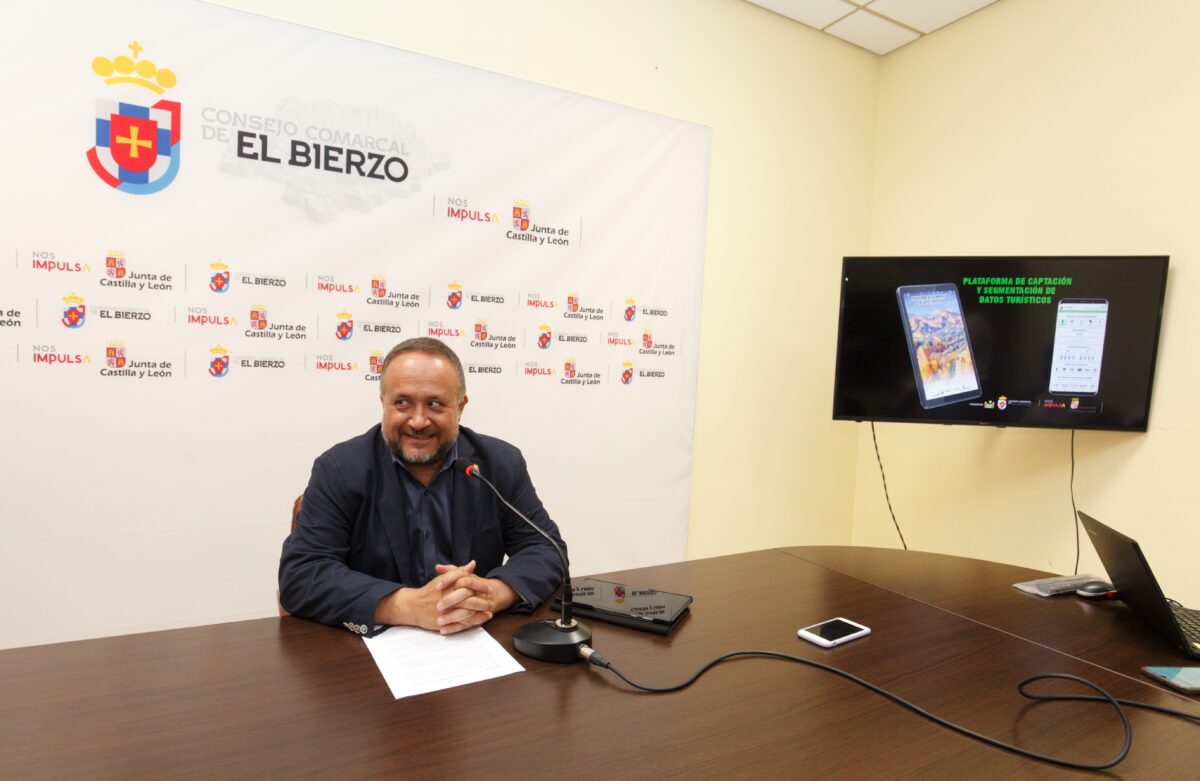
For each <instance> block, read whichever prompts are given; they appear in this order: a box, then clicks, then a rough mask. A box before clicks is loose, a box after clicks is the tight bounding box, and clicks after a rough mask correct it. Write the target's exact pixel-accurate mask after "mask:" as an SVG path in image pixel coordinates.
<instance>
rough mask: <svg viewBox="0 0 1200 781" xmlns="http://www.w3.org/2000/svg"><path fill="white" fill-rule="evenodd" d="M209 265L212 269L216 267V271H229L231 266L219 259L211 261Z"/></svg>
mask: <svg viewBox="0 0 1200 781" xmlns="http://www.w3.org/2000/svg"><path fill="white" fill-rule="evenodd" d="M208 267H209V268H211V269H214V270H216V271H228V270H229V266H227V265H225V264H224V263H222V262H221V261H219V260H218V261H217V262H216V263H210V264H209V265H208Z"/></svg>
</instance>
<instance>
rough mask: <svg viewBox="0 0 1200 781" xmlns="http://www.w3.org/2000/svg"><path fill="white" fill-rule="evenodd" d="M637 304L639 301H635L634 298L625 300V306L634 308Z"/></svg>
mask: <svg viewBox="0 0 1200 781" xmlns="http://www.w3.org/2000/svg"><path fill="white" fill-rule="evenodd" d="M636 303H637V301H635V300H633V299H632V298H627V299H625V306H633V305H634V304H636Z"/></svg>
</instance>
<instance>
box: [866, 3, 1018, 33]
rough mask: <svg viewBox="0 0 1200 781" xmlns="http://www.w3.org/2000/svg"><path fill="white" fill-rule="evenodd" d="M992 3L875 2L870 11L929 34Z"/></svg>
mask: <svg viewBox="0 0 1200 781" xmlns="http://www.w3.org/2000/svg"><path fill="white" fill-rule="evenodd" d="M994 2H996V0H875V2H874V3H871V10H872V11H874V12H875V13H877V14H883V15H884V16H886V17H887V18H889V19H895V20H896V21H897V22H900V23H901V24H906V25H908V26H909V27H912V28H914V29H916V30H920V31H921V32H923V33H929V32H933V31H934V30H936V29H938V28H939V27H944V26H945V25H948V24H950V23H951V22H953V21H955V20H956V19H961V18H962V17H964V16H966V15H967V14H970V13H974V12H975V11H978V10H979V9H980V8H983V7H984V6H985V5H991V4H992V3H994Z"/></svg>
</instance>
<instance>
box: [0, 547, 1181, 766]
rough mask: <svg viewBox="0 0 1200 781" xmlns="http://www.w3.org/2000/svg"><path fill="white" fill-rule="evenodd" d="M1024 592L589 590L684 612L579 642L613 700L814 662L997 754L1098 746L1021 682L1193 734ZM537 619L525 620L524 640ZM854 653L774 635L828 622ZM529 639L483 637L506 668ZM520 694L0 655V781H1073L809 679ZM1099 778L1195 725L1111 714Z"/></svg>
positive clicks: (267, 662) (98, 652)
mask: <svg viewBox="0 0 1200 781" xmlns="http://www.w3.org/2000/svg"><path fill="white" fill-rule="evenodd" d="M1042 575H1044V573H1039V572H1036V571H1032V570H1025V569H1021V568H1017V567H1009V566H1005V565H1000V564H993V563H989V562H982V561H974V560H970V559H962V558H957V557H953V556H942V555H937V554H928V553H917V552H903V551H895V550H883V549H872V548H838V547H808V548H787V549H779V550H766V551H758V552H755V553H745V554H738V555H733V556H724V557H720V558H714V559H704V560H699V561H690V562H684V563H679V564H670V565H664V566H659V567H650V568H646V569H640V570H633V571H629V572H620V573H609V574H608V575H605V576H604V577H606V578H608V579H618V580H623V581H625V582H628V583H631V584H634V585H640V586H646V587H653V588H659V589H664V590H669V591H678V592H683V593H687V594H692V595H694V596H695V599H696V601H695V604H694V605H693V607H692V615H691V616H690V617H688V618H687V619H685V621H684V622H683V623H682V624H681V625H680V626H679V628H678V629H677V630H676V631H675V633H674V634H673V635H671V636H670V637H660V636H657V635H652V634H648V633H643V632H638V631H636V630H633V629H626V628H624V627H619V626H614V625H611V624H605V623H601V622H598V621H593V622H591V627H592V629H593V632H594V639H593V644H594V646H595V647H596V648H597V649H598V650H600V651H601V652H602V653H603V654H604V655H606V656H607V657H608V658H609V659H610V660H611V661H612V662H613V663H614V665H616V666H617V667H619V668H620V669H621V671H622V672H624V673H625V674H626V675H628V676H630V677H631V678H633V679H635V680H637V681H639V682H642V683H646V684H650V685H659V686H661V685H666V684H671V683H675V682H677V681H679V680H681V679H683V678H684V677H686V676H687V675H690V674H691V673H692V672H693V671H695V670H696V669H697V668H699V667H700V666H701V665H702V664H704V663H705V662H707V661H708V660H709V659H711V658H713V657H714V656H717V655H719V654H722V653H725V652H728V651H732V650H737V649H766V650H773V651H780V652H784V653H788V654H793V655H798V656H802V657H804V658H807V659H814V660H819V661H823V662H826V663H829V664H832V665H836V666H838V667H841V668H843V669H845V670H848V671H850V672H852V673H854V674H856V675H858V676H860V677H862V678H865V679H867V680H869V681H871V682H873V683H876V684H878V685H880V686H883V687H886V688H888V689H890V690H891V691H892V692H894V693H896V694H898V695H900V696H903V697H906V698H908V699H910V700H912V701H913V702H915V703H917V704H918V705H920V706H922V707H924V708H926V709H928V710H931V711H933V712H935V713H937V714H939V715H941V716H943V717H945V718H948V719H951V720H953V721H957V722H960V723H962V724H964V725H965V726H968V727H969V728H971V729H974V730H976V731H979V732H983V733H985V734H988V735H991V736H994V737H996V738H999V739H1001V740H1005V741H1010V742H1016V743H1019V744H1021V745H1022V746H1025V747H1028V748H1031V749H1034V750H1037V751H1041V752H1047V753H1053V754H1056V755H1064V756H1067V757H1071V758H1075V759H1080V760H1088V761H1096V760H1099V759H1101V758H1107V757H1109V756H1112V755H1113V754H1114V753H1115V752H1116V751H1117V750H1118V748H1119V747H1120V742H1121V730H1120V726H1119V722H1118V721H1117V719H1116V716H1115V714H1114V713H1113V712H1112V711H1111V709H1109V708H1107V706H1101V705H1093V704H1084V703H1066V704H1063V703H1048V704H1039V705H1034V704H1031V703H1030V701H1028V700H1025V699H1023V698H1022V697H1020V696H1019V695H1018V694H1017V692H1016V684H1017V683H1018V682H1019V681H1021V680H1022V679H1024V678H1026V677H1028V676H1030V675H1034V674H1036V673H1040V672H1065V673H1071V674H1075V675H1081V676H1084V677H1087V678H1090V679H1092V680H1093V681H1095V682H1097V683H1099V684H1100V685H1102V686H1104V687H1105V688H1107V689H1108V690H1109V691H1111V692H1112V693H1113V694H1114V695H1115V696H1118V697H1126V698H1131V699H1138V700H1143V701H1147V702H1152V703H1155V704H1160V705H1165V706H1167V707H1174V708H1182V709H1186V710H1190V711H1191V712H1193V713H1200V703H1197V702H1196V701H1194V700H1190V699H1188V698H1185V697H1181V696H1179V695H1177V694H1174V693H1172V692H1170V691H1169V690H1166V689H1163V688H1160V687H1158V686H1155V685H1154V684H1153V683H1152V682H1150V681H1149V679H1147V678H1145V676H1143V675H1141V674H1140V673H1139V672H1138V667H1140V665H1142V664H1152V663H1167V664H1186V662H1184V661H1183V660H1182V658H1181V656H1180V655H1178V654H1177V653H1174V652H1173V651H1172V648H1171V646H1170V645H1169V644H1167V642H1166V641H1165V640H1161V641H1160V640H1159V639H1158V638H1157V636H1156V635H1153V634H1150V633H1149V632H1148V631H1147V630H1146V629H1145V628H1144V627H1143V626H1142V625H1141V624H1140V623H1137V622H1136V621H1135V620H1133V617H1132V616H1130V615H1129V614H1128V610H1126V609H1125V608H1124V607H1123V606H1122V605H1120V604H1096V603H1090V602H1083V601H1082V600H1078V599H1076V598H1074V597H1061V598H1055V599H1050V600H1044V599H1039V598H1037V597H1032V596H1029V595H1026V594H1023V593H1021V592H1018V591H1016V590H1015V589H1013V588H1012V583H1015V582H1017V581H1019V580H1029V579H1032V578H1034V577H1038V576H1042ZM545 614H548V611H546V610H545V609H543V611H542V612H541V613H539V614H538V615H537V617H542V616H543V615H545ZM839 615H840V616H845V617H847V618H851V619H854V620H856V621H859V622H862V623H865V624H866V625H868V626H870V627H871V628H872V630H873V632H872V634H871V635H870V636H868V637H866V638H863V639H861V640H855V641H853V642H851V643H848V644H846V645H844V646H840V647H838V648H834V649H822V648H818V647H817V646H814V645H811V644H809V643H805V642H803V641H800V640H798V639H797V638H796V629H797V628H799V627H801V626H805V625H808V624H812V623H815V622H817V621H820V620H823V619H826V618H831V617H833V616H839ZM528 620H530V619H529V618H528V617H525V616H500V617H498V618H496V619H495V620H493V621H492V622H491V623H489V624H488V625H487V629H488V631H489V632H490V633H491V634H492V635H493V636H494V637H496V638H497V639H498V640H499V641H500V642H501V643H502V644H504V645H505V646H506V647H508V648H511V641H512V634H513V632H514V631H516V629H517V628H519V627H520V626H522V625H523V624H524V623H526V622H527V621H528ZM518 659H519V661H520V662H521V663H522V664H523V665H524V666H525V668H526V670H527V671H526V672H525V673H521V674H517V675H512V676H508V677H505V678H500V679H495V680H491V681H485V682H482V683H477V684H472V685H470V686H464V687H460V688H457V689H451V690H447V691H442V692H436V693H433V694H427V695H421V696H417V697H411V698H407V699H403V700H394V699H392V696H391V694H390V693H389V691H388V688H387V686H386V685H385V683H384V681H383V678H382V676H380V674H379V672H378V669H377V668H376V666H375V663H374V662H373V660H372V659H371V656H370V654H369V653H368V651H367V649H366V647H365V646H364V644H363V642H362V641H361V640H360V639H359V638H358V637H357V636H356V635H353V634H351V633H349V632H347V631H345V630H343V629H334V628H329V627H324V626H319V625H316V624H313V623H310V622H308V621H304V620H300V619H296V618H290V617H287V618H270V619H260V620H254V621H242V622H238V623H231V624H217V625H214V626H205V627H195V628H191V629H178V630H172V631H166V632H153V633H148V634H142V635H128V636H123V637H112V638H104V639H99V640H86V641H81V642H75V643H61V644H56V645H46V646H37V647H32V648H21V649H13V650H8V651H3V652H0V777H2V778H31V779H45V778H119V779H149V778H168V777H169V778H196V779H213V778H295V777H312V778H363V777H388V778H417V779H425V778H428V779H454V778H466V777H469V776H476V777H490V778H497V779H508V778H522V779H526V778H527V779H539V778H561V777H580V778H587V779H613V778H619V779H627V778H629V779H639V778H646V779H651V778H653V779H662V778H684V777H688V778H751V777H754V778H833V777H836V778H873V777H888V778H940V777H949V778H966V777H969V778H1030V777H1033V778H1041V777H1069V776H1076V777H1083V776H1085V775H1089V774H1085V773H1082V772H1079V771H1068V770H1062V769H1059V768H1055V767H1051V766H1049V765H1045V764H1042V763H1036V762H1032V761H1029V760H1026V759H1022V758H1019V757H1017V756H1014V755H1012V754H1010V753H1007V752H1004V751H1000V750H997V749H994V748H990V747H988V746H985V745H982V744H980V743H978V742H975V741H972V740H969V739H967V738H964V737H961V736H959V735H956V734H952V733H950V732H948V731H947V730H945V729H943V728H941V727H938V726H936V725H934V724H932V723H930V722H929V721H926V720H924V719H922V718H920V717H918V716H916V715H914V714H912V713H911V712H909V711H907V710H905V709H903V708H901V707H899V706H897V705H895V704H893V703H891V702H889V701H887V700H885V699H884V698H882V697H880V696H878V695H876V694H873V693H870V692H868V691H866V690H864V689H862V688H860V687H858V686H855V685H853V684H851V683H850V682H848V681H846V680H844V679H842V678H840V677H838V676H835V675H832V674H830V673H827V672H824V671H821V670H817V669H813V668H810V667H806V666H802V665H798V664H794V663H791V662H785V661H778V660H769V659H739V660H734V661H731V662H727V663H725V664H722V665H719V666H718V667H716V668H715V669H713V670H712V671H710V672H709V673H708V674H707V675H706V676H704V677H703V678H701V679H700V681H699V682H697V683H696V684H694V685H693V686H692V687H691V688H689V689H686V690H684V691H681V692H676V693H672V694H665V695H661V694H659V695H651V694H643V693H639V692H636V691H634V690H631V689H630V688H629V687H627V686H626V685H624V684H623V683H621V682H620V681H619V680H618V679H616V678H615V677H614V676H613V675H612V674H611V673H607V672H604V671H601V670H599V669H596V668H594V667H590V666H585V665H583V664H578V665H551V664H544V663H540V662H537V661H534V660H531V659H527V658H524V657H518ZM1130 718H1131V721H1132V723H1133V727H1134V741H1133V748H1132V750H1131V751H1130V754H1129V757H1128V758H1127V759H1126V760H1125V762H1123V763H1122V764H1121V765H1118V766H1117V768H1116V769H1115V770H1113V771H1110V773H1111V775H1112V776H1114V777H1117V778H1189V777H1195V774H1196V773H1197V767H1198V766H1200V740H1197V737H1198V736H1197V732H1196V726H1195V725H1194V724H1191V723H1187V722H1184V721H1182V720H1179V719H1173V718H1170V717H1166V716H1162V715H1158V714H1153V713H1149V712H1144V711H1131V712H1130Z"/></svg>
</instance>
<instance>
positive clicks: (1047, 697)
mask: <svg viewBox="0 0 1200 781" xmlns="http://www.w3.org/2000/svg"><path fill="white" fill-rule="evenodd" d="M580 654H581V655H582V656H583V658H584V659H586V660H587V661H588V662H590V663H591V664H594V665H596V666H597V667H601V668H603V669H606V670H612V672H613V674H615V675H616V676H617V677H618V678H620V679H621V680H622V681H624V682H625V683H627V684H629V685H630V686H632V687H634V688H635V689H640V690H642V691H645V692H650V693H654V694H663V693H666V692H673V691H678V690H680V689H683V688H686V687H688V686H691V685H692V684H693V683H695V682H696V680H697V679H698V678H699V677H700V676H701V675H703V674H704V673H706V672H708V671H709V670H710V669H712V668H713V667H715V666H716V665H718V664H720V663H721V662H724V661H726V660H728V659H732V658H734V657H738V656H766V657H769V658H773V659H784V660H787V661H792V662H798V663H800V664H806V665H809V666H810V667H816V668H819V669H821V670H825V671H827V672H831V673H834V674H835V675H840V676H841V677H843V678H846V679H847V680H850V681H853V682H854V683H857V684H858V685H860V686H863V687H865V688H867V689H870V690H871V691H873V692H875V693H876V694H879V695H882V696H884V697H886V698H888V699H889V700H892V701H893V702H895V703H897V704H899V705H903V706H904V707H905V708H908V709H909V710H911V711H913V712H914V713H916V714H917V715H919V716H923V717H925V718H926V719H929V720H930V721H932V722H934V723H935V724H940V725H941V726H943V727H945V728H947V729H949V730H952V731H954V732H957V733H959V734H960V735H965V736H966V737H968V738H971V739H973V740H978V741H980V742H982V743H986V744H987V745H989V746H994V747H995V748H999V749H1002V750H1004V751H1011V752H1013V753H1014V754H1018V755H1020V756H1024V757H1028V758H1030V759H1036V760H1038V761H1040V762H1047V763H1049V764H1052V765H1061V766H1063V767H1070V768H1075V769H1077V770H1105V769H1107V768H1110V767H1113V766H1115V765H1116V764H1118V763H1119V762H1121V761H1122V760H1124V759H1125V756H1126V755H1127V754H1128V753H1129V747H1130V745H1131V744H1132V743H1133V726H1132V725H1131V724H1130V723H1129V716H1128V715H1126V713H1125V710H1124V709H1123V708H1122V707H1121V706H1122V705H1127V706H1129V707H1133V708H1145V709H1147V710H1153V711H1158V712H1159V713H1166V714H1169V715H1172V716H1179V717H1181V718H1184V719H1190V720H1192V721H1196V722H1200V716H1195V715H1192V714H1191V713H1187V712H1185V711H1177V710H1172V709H1170V708H1164V707H1162V706H1159V705H1151V704H1150V703H1146V702H1137V701H1134V700H1122V699H1117V698H1115V697H1113V696H1112V695H1111V694H1109V693H1108V692H1107V691H1105V690H1104V689H1102V688H1100V686H1098V685H1096V684H1094V683H1092V682H1091V681H1089V680H1087V679H1086V678H1080V677H1079V676H1076V675H1068V674H1066V673H1043V674H1041V675H1034V676H1032V677H1030V678H1026V679H1025V680H1023V681H1021V682H1020V683H1019V684H1017V691H1018V692H1019V693H1020V694H1021V696H1023V697H1027V698H1029V699H1031V700H1035V701H1038V702H1049V701H1053V700H1083V701H1089V702H1107V703H1109V704H1111V705H1112V706H1113V707H1114V708H1115V709H1116V711H1117V715H1119V716H1120V717H1121V723H1122V725H1123V726H1124V728H1125V741H1124V743H1123V745H1122V746H1121V750H1120V752H1119V753H1118V754H1117V755H1116V756H1115V757H1113V758H1112V759H1109V760H1107V761H1105V762H1101V763H1097V764H1089V763H1086V762H1075V761H1074V760H1070V759H1060V758H1058V757H1052V756H1049V755H1048V754H1039V753H1037V752H1036V751H1030V750H1029V749H1024V748H1021V747H1020V746H1015V745H1013V744H1011V743H1005V742H1004V741H1002V740H997V739H996V738H991V737H988V736H987V735H983V734H981V733H979V732H975V731H973V730H969V729H967V728H966V727H963V726H960V725H958V724H955V723H954V722H952V721H948V720H946V719H943V718H942V717H941V716H936V715H934V714H932V713H930V712H929V711H927V710H925V709H924V708H921V707H920V706H918V705H915V704H914V703H911V702H909V701H908V700H906V699H904V698H903V697H900V696H899V695H896V694H892V693H891V692H889V691H888V690H886V689H884V688H881V687H879V686H876V685H875V684H873V683H870V682H868V681H865V680H863V679H862V678H859V677H858V676H856V675H853V674H852V673H848V672H846V671H845V670H842V669H839V668H837V667H833V666H831V665H828V664H823V663H822V662H816V661H813V660H812V659H805V658H803V657H799V656H792V655H790V654H785V653H780V652H778V651H732V652H730V653H727V654H723V655H721V656H718V657H717V658H716V659H713V660H712V661H710V662H709V663H708V664H705V665H704V666H703V667H701V668H700V669H699V670H697V671H696V672H695V673H694V674H693V675H692V676H691V677H689V678H687V679H686V680H684V681H683V682H682V683H677V684H675V685H673V686H665V687H661V688H657V687H653V686H644V685H642V684H640V683H636V682H635V681H632V680H630V679H629V678H627V677H625V675H624V674H623V673H621V671H620V670H618V669H617V668H616V667H613V665H612V663H611V662H609V661H608V660H607V659H605V658H604V657H603V656H601V655H600V654H599V653H597V652H596V651H595V650H594V649H592V648H589V647H586V646H585V647H584V648H581V649H580ZM1047 678H1059V679H1062V680H1068V681H1074V682H1076V683H1081V684H1083V685H1084V686H1086V687H1088V688H1090V689H1092V690H1093V691H1096V692H1098V693H1099V695H1100V696H1094V695H1086V694H1030V693H1029V692H1027V691H1026V690H1025V689H1026V687H1028V686H1029V684H1031V683H1034V682H1036V681H1041V680H1045V679H1047Z"/></svg>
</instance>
